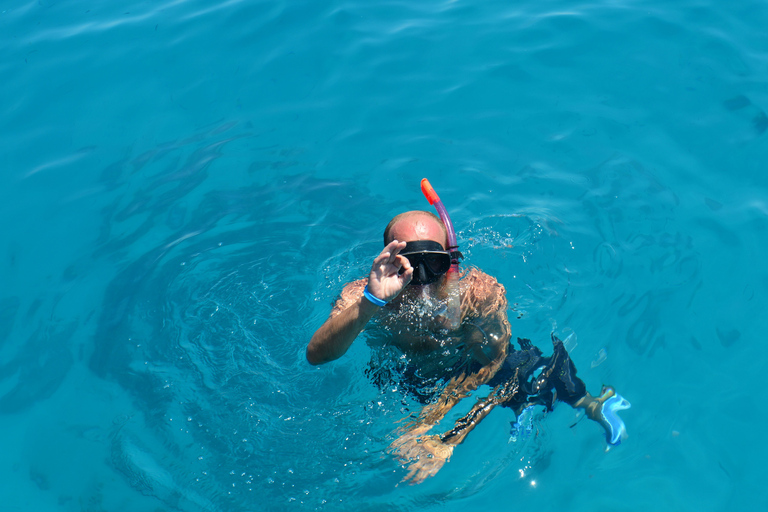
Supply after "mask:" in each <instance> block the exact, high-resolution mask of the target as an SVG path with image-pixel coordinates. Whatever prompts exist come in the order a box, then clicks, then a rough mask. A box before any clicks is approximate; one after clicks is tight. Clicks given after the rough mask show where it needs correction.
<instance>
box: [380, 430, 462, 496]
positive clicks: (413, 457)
mask: <svg viewBox="0 0 768 512" xmlns="http://www.w3.org/2000/svg"><path fill="white" fill-rule="evenodd" d="M419 434H420V432H418V431H417V432H408V433H406V434H404V435H402V436H400V437H399V438H397V439H396V440H395V441H394V442H393V443H392V444H391V445H390V447H389V448H390V451H391V452H393V453H394V454H396V455H397V456H398V457H399V458H400V462H402V464H403V467H406V468H407V469H408V470H409V471H408V474H407V475H405V477H404V478H403V479H402V480H401V482H409V483H411V484H420V483H421V482H423V481H424V480H426V479H427V478H429V477H431V476H435V475H436V474H437V472H438V471H440V469H441V468H442V467H443V464H445V463H446V462H448V460H450V458H451V455H452V454H453V445H450V444H446V443H444V442H442V441H441V440H440V437H439V436H436V435H432V436H423V437H418V436H419Z"/></svg>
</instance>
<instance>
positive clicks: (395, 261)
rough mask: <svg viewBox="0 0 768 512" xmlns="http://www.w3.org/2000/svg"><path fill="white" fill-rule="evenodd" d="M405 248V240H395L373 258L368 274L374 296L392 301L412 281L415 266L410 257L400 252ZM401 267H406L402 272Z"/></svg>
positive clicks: (369, 288)
mask: <svg viewBox="0 0 768 512" xmlns="http://www.w3.org/2000/svg"><path fill="white" fill-rule="evenodd" d="M404 248H405V242H398V241H397V240H393V241H392V242H390V243H389V244H388V245H387V246H386V247H385V248H384V250H383V251H381V254H379V255H378V256H377V257H376V259H375V260H373V266H372V267H371V273H370V275H369V276H368V291H369V292H370V293H372V294H373V296H374V297H376V298H379V299H381V300H385V301H390V300H392V299H394V298H395V297H397V296H398V295H400V292H401V291H403V289H404V288H405V287H406V286H408V283H410V282H411V277H412V276H413V267H411V264H410V262H409V261H408V258H406V257H405V256H400V254H399V253H400V251H402V250H403V249H404ZM400 269H404V271H403V273H402V274H401V273H400Z"/></svg>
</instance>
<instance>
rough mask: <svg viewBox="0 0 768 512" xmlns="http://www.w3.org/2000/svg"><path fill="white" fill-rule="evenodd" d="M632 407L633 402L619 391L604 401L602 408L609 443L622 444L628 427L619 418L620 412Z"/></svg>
mask: <svg viewBox="0 0 768 512" xmlns="http://www.w3.org/2000/svg"><path fill="white" fill-rule="evenodd" d="M630 407H632V404H630V403H629V401H627V399H626V398H624V397H623V396H621V395H619V394H618V393H616V394H614V395H613V396H612V397H610V398H609V399H607V400H606V401H605V402H603V406H602V408H601V414H602V416H603V421H602V423H603V425H604V426H605V428H606V431H607V439H608V444H611V445H613V446H618V445H620V444H621V440H622V439H624V438H625V437H627V428H626V427H625V426H624V421H623V420H622V419H621V418H619V415H618V412H619V411H623V410H624V409H629V408H630Z"/></svg>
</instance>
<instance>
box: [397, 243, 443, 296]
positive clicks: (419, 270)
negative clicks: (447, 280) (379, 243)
mask: <svg viewBox="0 0 768 512" xmlns="http://www.w3.org/2000/svg"><path fill="white" fill-rule="evenodd" d="M400 255H401V256H405V257H406V258H408V261H409V262H410V263H411V266H412V267H413V277H412V278H411V283H410V284H413V285H422V284H429V283H434V282H435V281H437V280H438V279H440V276H442V275H443V274H445V273H446V272H448V269H449V268H451V255H450V253H449V252H448V251H446V250H445V249H443V246H442V245H440V244H439V243H438V242H435V241H433V240H416V241H414V242H407V243H406V244H405V248H404V249H403V250H402V251H400ZM403 272H405V271H404V270H403V269H402V268H401V269H400V273H401V274H402V273H403Z"/></svg>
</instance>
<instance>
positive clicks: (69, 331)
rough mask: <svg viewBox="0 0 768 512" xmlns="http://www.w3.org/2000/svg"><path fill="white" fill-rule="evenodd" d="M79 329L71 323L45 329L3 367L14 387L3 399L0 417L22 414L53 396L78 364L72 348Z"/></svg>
mask: <svg viewBox="0 0 768 512" xmlns="http://www.w3.org/2000/svg"><path fill="white" fill-rule="evenodd" d="M76 329H77V324H76V323H75V322H71V323H68V324H63V325H46V326H41V327H40V328H38V330H37V331H36V332H35V333H34V334H33V335H32V336H31V337H30V338H29V339H28V340H27V342H26V343H25V344H24V346H23V348H22V349H21V350H20V351H19V352H18V354H17V355H16V357H14V358H13V359H11V360H10V361H8V362H6V363H5V364H2V365H0V375H2V376H3V377H2V379H3V380H10V382H11V383H13V384H12V385H13V387H12V388H11V389H10V390H9V391H7V392H6V393H5V394H3V395H2V396H0V414H10V413H18V412H21V411H24V410H26V409H28V408H30V407H32V406H33V405H34V404H36V403H37V402H40V401H42V400H45V399H46V398H48V397H50V396H51V395H53V393H55V392H56V390H57V389H58V388H59V386H60V385H61V383H62V382H63V381H64V379H65V378H66V376H67V373H68V372H69V369H70V367H71V366H72V363H73V361H74V358H73V357H72V353H71V352H70V350H69V348H68V346H69V344H70V340H71V338H72V336H73V335H74V333H75V331H76Z"/></svg>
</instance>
